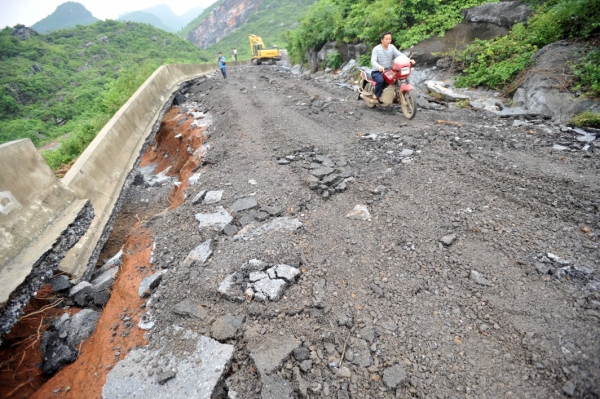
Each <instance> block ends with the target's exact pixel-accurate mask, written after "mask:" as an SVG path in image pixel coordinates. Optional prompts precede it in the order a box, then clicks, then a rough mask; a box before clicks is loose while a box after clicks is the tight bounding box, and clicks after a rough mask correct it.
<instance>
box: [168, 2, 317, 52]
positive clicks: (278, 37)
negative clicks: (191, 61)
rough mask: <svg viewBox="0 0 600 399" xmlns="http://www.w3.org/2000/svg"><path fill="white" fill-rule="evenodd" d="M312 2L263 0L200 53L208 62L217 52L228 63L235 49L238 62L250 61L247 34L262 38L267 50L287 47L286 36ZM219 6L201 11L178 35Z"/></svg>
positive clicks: (184, 34)
mask: <svg viewBox="0 0 600 399" xmlns="http://www.w3.org/2000/svg"><path fill="white" fill-rule="evenodd" d="M314 2H315V0H296V1H294V0H263V2H262V3H261V4H260V6H259V7H258V9H257V10H256V12H255V13H253V14H252V15H250V17H249V18H248V20H247V21H246V23H245V24H244V25H242V26H241V27H240V28H239V29H238V30H236V31H235V32H232V33H230V34H228V35H226V36H225V37H224V38H223V39H221V40H220V41H219V42H218V43H215V44H213V45H211V46H209V47H208V48H206V49H205V50H204V52H205V54H206V56H207V57H209V58H210V59H211V60H212V59H213V58H215V57H216V54H217V53H218V52H219V51H221V52H223V54H224V55H225V57H226V58H227V59H228V60H229V59H231V49H232V48H234V47H235V48H237V50H238V60H247V59H250V58H251V57H252V55H251V53H250V42H249V41H248V35H249V34H253V35H258V36H260V37H262V39H263V41H264V42H265V45H266V46H268V47H273V46H277V47H279V48H286V47H287V45H288V37H287V34H286V33H287V32H288V31H289V30H291V29H294V28H295V27H297V26H298V25H299V21H300V19H301V18H302V16H303V15H304V14H305V13H306V11H307V10H308V7H309V6H310V5H311V4H313V3H314ZM220 3H221V1H218V2H216V3H214V4H213V5H212V6H210V7H209V8H207V9H206V10H204V12H203V13H202V14H201V15H200V16H199V17H198V18H196V19H194V20H193V21H192V22H190V24H188V26H187V27H185V28H184V29H183V30H182V31H181V32H180V33H179V35H180V36H181V37H186V36H187V35H188V33H189V32H190V31H191V30H192V29H194V28H195V27H197V26H198V25H199V24H200V22H201V21H202V20H203V19H205V18H206V17H207V16H208V15H209V14H210V12H211V11H212V10H213V9H214V8H216V7H217V6H218V5H219V4H220Z"/></svg>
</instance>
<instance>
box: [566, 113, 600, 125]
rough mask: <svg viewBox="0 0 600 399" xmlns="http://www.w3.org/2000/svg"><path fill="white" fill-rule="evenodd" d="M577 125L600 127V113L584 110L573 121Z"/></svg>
mask: <svg viewBox="0 0 600 399" xmlns="http://www.w3.org/2000/svg"><path fill="white" fill-rule="evenodd" d="M571 122H572V123H573V124H575V126H577V127H595V128H600V114H599V113H594V112H592V111H586V112H582V113H581V114H579V115H577V116H576V117H575V118H573V120H572V121H571Z"/></svg>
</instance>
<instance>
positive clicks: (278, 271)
mask: <svg viewBox="0 0 600 399" xmlns="http://www.w3.org/2000/svg"><path fill="white" fill-rule="evenodd" d="M269 270H272V271H273V272H274V274H275V277H271V275H270V274H269V277H271V278H282V279H284V280H285V281H287V282H288V283H291V282H293V281H295V280H296V277H298V276H299V275H300V270H299V269H296V268H295V267H292V266H288V265H277V266H275V267H272V268H271V269H269ZM268 272H269V271H268V270H267V273H268Z"/></svg>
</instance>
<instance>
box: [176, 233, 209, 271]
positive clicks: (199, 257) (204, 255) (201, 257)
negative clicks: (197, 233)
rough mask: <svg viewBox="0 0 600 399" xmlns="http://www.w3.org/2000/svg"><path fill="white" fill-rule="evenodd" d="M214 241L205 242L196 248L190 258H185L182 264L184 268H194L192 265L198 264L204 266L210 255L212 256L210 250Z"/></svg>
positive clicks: (191, 252)
mask: <svg viewBox="0 0 600 399" xmlns="http://www.w3.org/2000/svg"><path fill="white" fill-rule="evenodd" d="M211 244H212V241H211V240H210V239H208V240H206V241H204V242H203V243H202V244H200V245H198V246H197V247H196V248H194V249H193V250H192V251H190V253H189V254H188V256H186V257H185V259H184V260H183V262H182V263H181V265H182V266H184V267H189V266H192V264H194V263H195V264H197V265H199V266H201V265H203V264H204V262H206V261H207V260H208V258H209V257H210V255H212V250H211V249H210V247H211Z"/></svg>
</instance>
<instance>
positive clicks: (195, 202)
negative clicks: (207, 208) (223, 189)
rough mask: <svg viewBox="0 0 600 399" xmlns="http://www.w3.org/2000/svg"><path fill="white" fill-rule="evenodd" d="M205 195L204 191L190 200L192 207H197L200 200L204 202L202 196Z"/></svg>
mask: <svg viewBox="0 0 600 399" xmlns="http://www.w3.org/2000/svg"><path fill="white" fill-rule="evenodd" d="M205 195H206V190H202V191H200V192H199V193H198V194H196V195H195V196H194V199H192V205H198V204H199V203H200V202H202V200H204V196H205Z"/></svg>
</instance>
